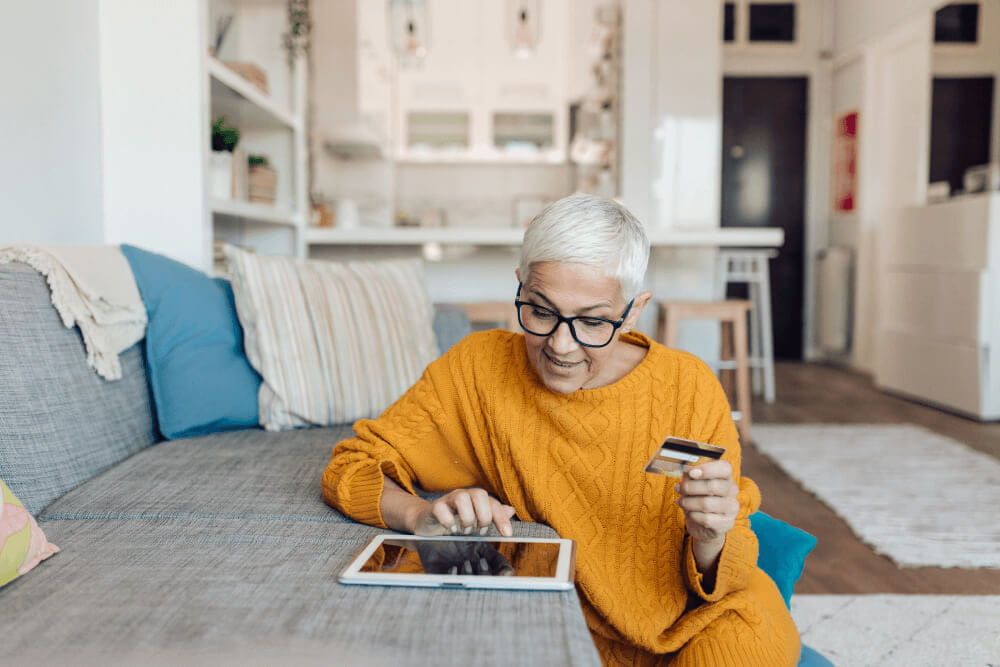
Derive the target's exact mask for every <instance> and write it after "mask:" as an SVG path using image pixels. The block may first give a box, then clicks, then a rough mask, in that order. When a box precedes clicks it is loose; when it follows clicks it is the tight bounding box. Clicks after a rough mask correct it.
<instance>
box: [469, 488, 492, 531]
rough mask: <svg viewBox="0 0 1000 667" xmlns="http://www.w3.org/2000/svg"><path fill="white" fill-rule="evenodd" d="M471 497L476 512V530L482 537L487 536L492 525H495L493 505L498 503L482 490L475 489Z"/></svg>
mask: <svg viewBox="0 0 1000 667" xmlns="http://www.w3.org/2000/svg"><path fill="white" fill-rule="evenodd" d="M470 495H471V496H472V505H473V507H474V508H475V510H476V521H477V523H476V529H477V530H478V531H479V534H480V535H485V534H486V533H488V532H489V531H490V524H491V523H493V504H494V503H495V502H496V501H495V500H493V498H490V496H489V494H488V493H486V492H485V491H483V490H482V489H475V490H473V491H472V492H471V494H470ZM491 501H492V502H491Z"/></svg>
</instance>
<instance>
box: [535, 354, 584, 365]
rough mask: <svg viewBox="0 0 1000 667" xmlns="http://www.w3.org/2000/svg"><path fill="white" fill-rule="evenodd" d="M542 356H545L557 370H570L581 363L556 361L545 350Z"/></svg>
mask: <svg viewBox="0 0 1000 667" xmlns="http://www.w3.org/2000/svg"><path fill="white" fill-rule="evenodd" d="M542 354H543V355H545V358H546V359H548V361H549V363H550V364H551V365H552V366H555V367H556V368H559V369H572V368H576V367H577V366H579V365H580V364H582V363H583V361H563V360H561V359H556V358H555V357H553V356H552V355H550V354H549V353H548V352H546V351H545V350H542Z"/></svg>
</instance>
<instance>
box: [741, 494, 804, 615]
mask: <svg viewBox="0 0 1000 667" xmlns="http://www.w3.org/2000/svg"><path fill="white" fill-rule="evenodd" d="M750 528H752V529H753V532H754V533H756V534H757V542H758V543H759V544H760V550H759V551H758V554H757V566H758V567H760V569H762V570H764V572H767V574H768V576H769V577H771V579H774V583H775V584H777V586H778V590H779V591H781V597H783V598H785V605H787V606H789V607H791V603H792V591H794V590H795V584H796V583H797V582H798V580H799V577H801V576H802V568H803V567H805V564H806V556H808V555H809V552H810V551H812V550H813V548H814V547H815V546H816V538H815V537H813V536H812V535H810V534H809V533H807V532H806V531H804V530H800V529H798V528H796V527H795V526H793V525H791V524H790V523H785V522H784V521H782V520H781V519H775V518H774V517H773V516H770V515H769V514H765V513H764V512H755V513H753V514H751V515H750Z"/></svg>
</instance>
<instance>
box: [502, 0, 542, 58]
mask: <svg viewBox="0 0 1000 667" xmlns="http://www.w3.org/2000/svg"><path fill="white" fill-rule="evenodd" d="M541 26H542V2H541V0H508V1H507V41H508V42H510V48H511V50H512V51H513V52H514V55H515V56H517V57H518V58H530V57H531V56H532V55H534V53H535V51H537V50H538V42H539V40H540V39H541V36H542V30H541Z"/></svg>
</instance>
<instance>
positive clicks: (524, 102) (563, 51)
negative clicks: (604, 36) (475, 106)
mask: <svg viewBox="0 0 1000 667" xmlns="http://www.w3.org/2000/svg"><path fill="white" fill-rule="evenodd" d="M529 4H531V3H529ZM537 4H538V7H539V8H540V10H541V17H540V26H539V39H538V42H537V46H536V48H535V49H534V51H532V52H531V53H530V54H528V55H519V54H517V53H516V52H515V49H514V46H513V44H512V42H511V38H510V37H511V32H512V22H514V21H516V18H515V17H514V16H512V15H511V12H515V11H516V10H517V8H518V3H516V2H507V1H504V2H498V1H497V0H480V8H481V13H482V16H483V24H482V25H483V34H482V38H481V43H482V45H483V54H484V58H483V78H482V80H483V84H482V97H481V101H480V105H479V112H480V113H481V114H483V115H484V116H485V117H486V124H487V126H488V127H489V129H490V132H489V137H488V139H487V140H488V150H489V151H490V152H491V153H493V154H496V155H498V156H500V157H502V156H503V155H504V154H508V155H511V156H513V155H517V154H522V153H523V151H524V150H526V149H530V148H531V147H532V146H535V147H536V149H538V150H539V151H540V154H539V155H538V156H537V157H539V158H541V159H543V160H544V159H550V160H551V159H557V160H561V159H565V155H566V144H567V135H568V128H567V122H568V115H569V114H568V108H567V106H568V101H567V90H568V88H569V75H570V71H569V44H568V43H567V40H568V34H569V28H568V26H569V25H570V5H569V3H568V2H567V0H543V1H542V2H539V3H537ZM586 6H588V7H589V5H586ZM546 134H548V138H547V140H546V139H545V138H544V137H545V135H546ZM505 147H506V148H507V150H505ZM527 155H530V153H528V154H526V155H525V156H526V157H527Z"/></svg>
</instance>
